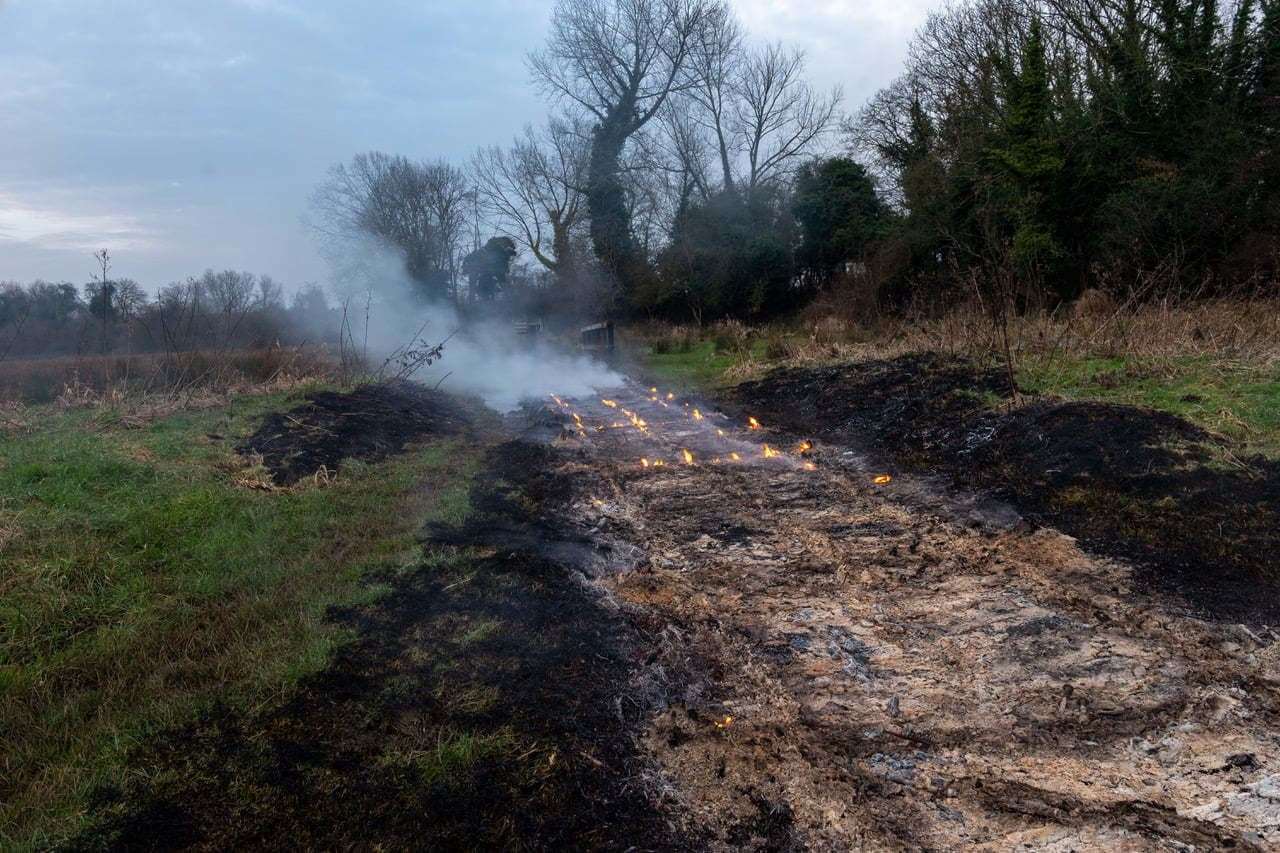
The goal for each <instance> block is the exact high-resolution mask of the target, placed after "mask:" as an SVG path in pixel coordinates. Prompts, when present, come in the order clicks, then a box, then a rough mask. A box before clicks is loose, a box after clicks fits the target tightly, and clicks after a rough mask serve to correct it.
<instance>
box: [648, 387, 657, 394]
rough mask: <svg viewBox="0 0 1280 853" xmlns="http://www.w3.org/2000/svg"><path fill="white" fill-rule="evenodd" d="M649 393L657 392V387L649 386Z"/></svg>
mask: <svg viewBox="0 0 1280 853" xmlns="http://www.w3.org/2000/svg"><path fill="white" fill-rule="evenodd" d="M649 393H650V394H657V393H658V389H657V388H650V389H649Z"/></svg>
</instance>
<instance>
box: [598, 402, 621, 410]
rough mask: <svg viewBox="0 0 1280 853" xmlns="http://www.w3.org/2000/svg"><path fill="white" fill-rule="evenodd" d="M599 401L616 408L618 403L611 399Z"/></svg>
mask: <svg viewBox="0 0 1280 853" xmlns="http://www.w3.org/2000/svg"><path fill="white" fill-rule="evenodd" d="M600 402H601V403H604V404H605V405H606V406H608V407H609V408H611V409H616V408H618V404H617V403H615V402H614V401H613V400H601V401H600Z"/></svg>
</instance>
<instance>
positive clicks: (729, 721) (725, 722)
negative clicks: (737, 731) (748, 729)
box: [715, 714, 733, 729]
mask: <svg viewBox="0 0 1280 853" xmlns="http://www.w3.org/2000/svg"><path fill="white" fill-rule="evenodd" d="M715 723H716V728H717V729H727V728H729V726H732V725H733V717H732V716H730V715H728V714H726V715H725V716H724V718H723V719H719V720H716V721H715Z"/></svg>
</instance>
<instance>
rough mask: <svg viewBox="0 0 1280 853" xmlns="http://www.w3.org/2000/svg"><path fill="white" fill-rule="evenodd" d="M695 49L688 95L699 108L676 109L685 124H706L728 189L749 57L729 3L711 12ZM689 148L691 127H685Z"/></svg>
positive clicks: (732, 178) (704, 127) (731, 175)
mask: <svg viewBox="0 0 1280 853" xmlns="http://www.w3.org/2000/svg"><path fill="white" fill-rule="evenodd" d="M699 35H700V38H699V39H698V40H697V42H695V44H694V49H693V52H692V59H691V62H692V66H693V72H694V80H695V85H693V86H691V87H689V90H688V98H689V99H690V100H692V101H693V102H694V103H695V104H696V105H697V106H698V107H699V109H694V110H688V111H685V110H672V111H671V112H673V113H677V114H679V115H680V116H682V117H683V116H687V118H686V119H685V120H684V121H683V122H681V124H684V125H687V124H694V125H697V126H699V127H701V128H702V130H703V131H705V132H706V133H707V134H709V135H710V137H711V138H712V140H713V141H714V145H715V148H716V153H717V154H719V157H720V175H721V180H722V181H723V182H724V187H725V189H728V190H732V189H733V187H734V175H733V160H734V158H735V156H736V154H737V152H736V151H735V147H736V142H735V140H734V138H733V127H732V124H733V113H734V100H735V97H736V92H735V89H736V86H737V81H738V79H739V77H740V75H741V73H742V69H743V61H744V58H745V51H744V39H745V34H744V32H743V29H742V25H741V24H740V23H739V22H738V20H737V18H735V17H734V15H733V13H732V12H730V11H729V9H728V8H727V7H723V6H722V7H719V8H717V9H715V10H713V12H712V13H711V14H710V15H709V16H708V21H707V26H706V27H704V28H703V29H702V30H701V31H700V34H699ZM680 129H681V131H682V133H681V135H682V136H683V137H684V139H685V143H684V145H682V146H679V147H680V148H682V149H685V150H687V149H688V141H689V136H690V132H689V131H690V130H691V128H689V127H681V128H680Z"/></svg>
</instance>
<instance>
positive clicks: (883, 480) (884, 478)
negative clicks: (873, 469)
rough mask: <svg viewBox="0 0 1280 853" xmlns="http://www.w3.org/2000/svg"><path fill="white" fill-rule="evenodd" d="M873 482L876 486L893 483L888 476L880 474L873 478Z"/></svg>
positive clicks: (891, 478)
mask: <svg viewBox="0 0 1280 853" xmlns="http://www.w3.org/2000/svg"><path fill="white" fill-rule="evenodd" d="M874 482H875V484H876V485H877V486H887V485H889V484H890V483H892V482H893V477H892V476H890V475H888V474H881V475H880V476H879V477H876V478H875V480H874Z"/></svg>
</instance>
